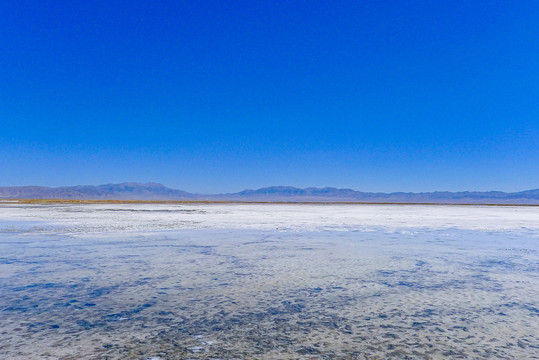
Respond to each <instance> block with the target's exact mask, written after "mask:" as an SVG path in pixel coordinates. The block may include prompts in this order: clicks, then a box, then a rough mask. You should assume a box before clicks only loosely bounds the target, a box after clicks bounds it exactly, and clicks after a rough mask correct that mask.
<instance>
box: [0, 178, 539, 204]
mask: <svg viewBox="0 0 539 360" xmlns="http://www.w3.org/2000/svg"><path fill="white" fill-rule="evenodd" d="M0 199H72V200H187V201H202V200H208V201H263V202H266V201H269V202H272V201H285V202H371V203H444V204H456V203H459V204H460V203H466V204H538V205H539V189H535V190H527V191H520V192H513V193H506V192H502V191H487V192H483V191H463V192H448V191H436V192H423V193H410V192H395V193H371V192H361V191H356V190H351V189H337V188H332V187H325V188H314V187H309V188H304V189H301V188H296V187H292V186H271V187H265V188H261V189H258V190H244V191H241V192H238V193H230V194H192V193H188V192H185V191H181V190H175V189H171V188H168V187H166V186H164V185H162V184H158V183H145V184H141V183H133V182H128V183H122V184H106V185H98V186H91V185H85V186H67V187H56V188H51V187H44V186H15V187H0Z"/></svg>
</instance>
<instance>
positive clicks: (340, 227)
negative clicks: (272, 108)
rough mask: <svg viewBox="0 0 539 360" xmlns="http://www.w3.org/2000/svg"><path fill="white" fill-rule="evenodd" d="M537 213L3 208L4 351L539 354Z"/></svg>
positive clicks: (217, 355)
mask: <svg viewBox="0 0 539 360" xmlns="http://www.w3.org/2000/svg"><path fill="white" fill-rule="evenodd" d="M538 210H539V209H538ZM538 210H536V208H516V207H509V208H491V207H410V206H408V207H406V206H380V207H365V206H361V205H355V206H346V205H345V206H343V205H341V206H314V205H313V206H302V205H284V206H272V205H251V206H250V207H249V206H237V205H228V206H227V205H219V206H213V205H212V206H209V205H206V206H204V205H190V206H185V205H182V206H160V205H151V206H149V205H129V206H127V205H117V206H112V205H63V206H39V205H34V206H22V205H11V204H10V205H0V323H1V324H2V326H1V329H0V355H1V358H2V359H59V358H60V359H260V358H262V359H386V358H395V359H449V358H450V359H458V358H462V359H492V358H497V359H517V358H518V359H539V300H538V299H539V290H538V289H539V253H538V252H539V229H538V228H537V227H538V226H539V211H538ZM474 220H475V221H474Z"/></svg>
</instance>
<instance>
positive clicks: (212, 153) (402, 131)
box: [0, 0, 539, 192]
mask: <svg viewBox="0 0 539 360" xmlns="http://www.w3.org/2000/svg"><path fill="white" fill-rule="evenodd" d="M538 19H539V2H538V1H432V0H430V1H380V0H374V1H233V0H231V1H74V0H70V1H61V0H55V1H45V0H43V1H24V0H17V1H2V2H0V186H15V185H45V186H63V185H77V184H95V185H97V184H102V183H109V182H123V181H139V182H146V181H155V182H162V183H164V184H165V185H168V186H171V187H174V188H179V189H183V190H187V191H192V192H229V191H239V190H242V189H244V188H258V187H262V186H269V185H293V186H298V187H306V186H335V187H347V188H353V189H356V190H362V191H386V192H389V191H431V190H452V191H455V190H504V191H517V190H524V189H531V188H539V21H538Z"/></svg>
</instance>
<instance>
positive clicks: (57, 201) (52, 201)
mask: <svg viewBox="0 0 539 360" xmlns="http://www.w3.org/2000/svg"><path fill="white" fill-rule="evenodd" d="M0 204H243V205H250V204H252V205H256V204H269V205H271V204H279V205H437V206H539V204H507V203H485V204H482V203H434V202H431V203H420V202H365V201H241V200H77V199H0Z"/></svg>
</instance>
